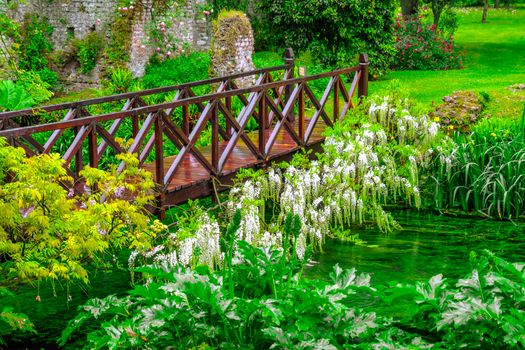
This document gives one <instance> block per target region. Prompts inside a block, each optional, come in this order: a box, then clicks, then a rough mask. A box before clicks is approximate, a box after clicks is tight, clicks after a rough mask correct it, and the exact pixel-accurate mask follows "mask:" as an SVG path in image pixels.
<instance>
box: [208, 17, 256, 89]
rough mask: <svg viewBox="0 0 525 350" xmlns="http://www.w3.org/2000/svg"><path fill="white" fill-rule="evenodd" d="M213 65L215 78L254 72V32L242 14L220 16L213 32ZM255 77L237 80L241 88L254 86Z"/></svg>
mask: <svg viewBox="0 0 525 350" xmlns="http://www.w3.org/2000/svg"><path fill="white" fill-rule="evenodd" d="M213 37H214V40H213V46H212V48H211V64H212V75H213V76H225V75H230V74H235V73H243V72H248V71H251V70H254V69H255V67H254V64H253V61H252V54H253V44H254V42H253V30H252V26H251V24H250V20H249V19H248V17H247V16H246V15H245V14H244V13H242V12H228V13H226V14H224V15H222V16H219V18H218V20H217V24H216V27H215V28H214V32H213ZM253 79H254V78H253V77H246V78H242V79H237V80H238V81H237V85H239V87H246V86H249V85H251V84H253V82H254V81H253Z"/></svg>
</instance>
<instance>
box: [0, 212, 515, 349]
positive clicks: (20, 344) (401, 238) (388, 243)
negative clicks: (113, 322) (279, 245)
mask: <svg viewBox="0 0 525 350" xmlns="http://www.w3.org/2000/svg"><path fill="white" fill-rule="evenodd" d="M394 217H395V218H396V220H397V221H398V222H399V223H400V224H401V226H402V227H403V229H402V230H398V231H395V232H392V233H390V234H383V233H381V232H379V231H378V230H377V228H376V227H374V226H370V227H363V228H360V229H359V230H356V231H354V232H355V233H359V237H360V238H361V239H362V240H364V241H366V244H361V245H355V244H352V243H342V242H340V241H335V240H329V241H327V242H326V244H325V246H324V253H323V254H318V255H316V256H315V257H314V259H313V261H312V263H311V264H309V265H310V267H309V268H308V270H307V272H306V274H307V276H308V277H310V278H326V276H328V274H329V272H330V271H331V270H332V267H333V265H334V264H336V263H338V264H339V265H340V266H341V267H343V268H351V267H355V268H356V269H357V270H358V271H360V272H367V273H370V274H371V275H372V282H373V283H388V282H390V281H395V280H397V281H418V280H427V279H428V278H430V277H431V276H433V275H436V274H438V273H443V274H444V275H445V277H460V276H462V275H464V274H465V273H466V272H467V271H469V270H470V266H469V262H468V260H469V254H470V252H471V251H478V252H479V251H481V250H483V249H489V250H491V251H492V252H494V253H496V254H498V255H499V256H501V257H503V258H506V259H508V260H509V261H512V262H515V261H525V234H524V233H525V224H523V223H520V224H514V223H512V222H499V221H491V220H483V219H479V218H476V219H474V218H472V219H470V218H467V219H465V218H453V217H450V216H437V215H432V214H414V213H411V212H397V213H395V214H394ZM129 284H130V277H129V274H128V273H127V272H126V271H125V270H118V269H115V270H114V271H108V272H100V271H98V272H97V273H96V275H95V274H94V275H92V277H91V285H90V286H89V287H88V288H86V289H82V288H79V287H71V288H70V293H69V294H70V296H71V298H70V299H69V300H68V297H67V295H68V293H67V291H66V290H65V288H64V287H63V286H60V285H56V286H55V290H56V295H57V296H56V297H55V296H54V295H53V288H52V287H51V286H40V302H38V301H36V299H35V298H36V296H37V289H36V288H33V287H22V288H19V289H17V290H15V291H14V292H15V293H16V297H15V298H3V299H2V300H0V307H1V306H4V305H9V306H12V307H14V309H15V311H18V312H23V313H25V314H27V315H28V316H29V317H30V319H31V320H32V321H33V322H34V323H35V327H36V329H37V330H38V334H31V335H24V334H18V335H16V336H15V337H13V336H11V337H5V338H4V340H5V341H7V343H8V348H9V349H26V348H27V349H42V348H45V349H53V348H56V345H54V344H56V339H57V338H58V337H59V336H60V332H61V331H62V329H64V327H65V325H66V324H67V321H68V320H70V319H72V318H73V317H74V316H75V315H76V308H77V306H78V305H80V304H82V303H83V302H85V301H86V300H87V299H88V298H92V297H103V296H106V295H108V294H111V293H114V294H119V293H124V292H125V291H126V290H128V289H129ZM1 331H2V330H1V329H0V332H1ZM74 347H75V346H74ZM74 347H73V348H74ZM0 348H1V346H0Z"/></svg>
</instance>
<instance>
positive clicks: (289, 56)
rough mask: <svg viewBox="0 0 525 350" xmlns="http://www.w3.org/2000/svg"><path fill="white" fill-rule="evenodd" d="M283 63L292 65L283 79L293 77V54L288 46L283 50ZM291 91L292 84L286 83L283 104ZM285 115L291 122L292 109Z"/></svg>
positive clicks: (292, 117)
mask: <svg viewBox="0 0 525 350" xmlns="http://www.w3.org/2000/svg"><path fill="white" fill-rule="evenodd" d="M284 64H287V65H292V67H291V68H290V69H289V73H288V77H285V80H286V79H293V78H295V54H294V52H293V49H292V48H290V47H289V48H287V49H286V50H285V51H284ZM287 72H288V71H287ZM292 92H293V86H292V85H286V87H285V90H284V103H285V104H286V103H288V100H290V96H292ZM287 117H288V119H289V120H290V121H291V122H293V121H294V120H295V116H294V114H293V109H292V111H291V112H290V114H288V115H287Z"/></svg>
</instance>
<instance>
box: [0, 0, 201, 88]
mask: <svg viewBox="0 0 525 350" xmlns="http://www.w3.org/2000/svg"><path fill="white" fill-rule="evenodd" d="M0 1H6V0H0ZM206 2H207V0H187V1H186V4H185V5H183V8H182V9H181V10H182V11H181V12H180V16H178V18H177V21H176V23H175V22H174V26H173V35H174V36H175V37H176V38H177V39H178V40H179V43H180V45H179V47H178V48H174V50H173V54H176V53H177V52H178V51H180V50H182V48H183V47H185V46H189V47H190V48H191V49H192V50H195V51H207V50H208V49H209V47H210V41H211V33H210V21H209V16H207V15H204V14H203V13H202V11H201V10H200V8H202V7H203V6H202V5H203V4H205V3H206ZM117 6H118V0H29V1H27V3H19V4H18V6H16V7H15V9H14V10H12V11H11V13H10V16H12V17H13V18H15V19H17V20H19V21H21V20H22V19H23V18H24V16H25V15H26V14H30V13H37V14H39V15H40V16H45V17H47V18H48V20H49V23H50V25H51V26H53V28H54V31H53V35H52V41H53V44H54V47H55V49H56V50H65V49H66V48H67V46H68V43H69V41H70V40H71V39H72V38H78V39H82V38H84V37H85V36H86V35H87V34H89V33H91V32H93V31H100V32H102V33H104V32H105V31H106V34H107V36H109V33H108V32H107V31H108V30H110V28H111V24H112V22H113V21H114V19H115V16H116V14H117V11H119V10H118V7H117ZM152 7H153V1H152V0H142V11H140V12H137V16H134V17H133V22H132V37H131V38H130V40H131V45H130V47H131V48H130V62H129V68H130V70H131V71H132V72H133V74H134V75H135V76H141V75H143V74H144V67H145V65H146V64H147V62H148V60H149V58H150V57H151V55H152V54H153V53H154V50H155V49H154V48H152V47H150V46H149V45H147V42H148V35H149V34H148V25H149V22H150V21H151V20H152V17H151V14H152V12H153V11H152ZM128 10H129V9H128ZM66 68H67V71H65V72H60V73H61V76H62V78H64V79H68V80H71V81H70V82H71V83H82V84H88V85H89V83H95V84H96V83H98V82H99V81H98V80H99V74H98V71H100V69H96V70H95V72H93V73H92V74H90V76H85V75H82V74H78V73H75V72H73V71H72V69H73V68H72V66H71V65H69V66H68V67H66ZM73 70H74V69H73Z"/></svg>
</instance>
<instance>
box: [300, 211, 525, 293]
mask: <svg viewBox="0 0 525 350" xmlns="http://www.w3.org/2000/svg"><path fill="white" fill-rule="evenodd" d="M394 218H395V219H396V220H397V221H398V222H399V223H400V224H401V226H402V228H403V229H402V230H397V231H395V232H392V233H390V234H384V233H381V232H380V231H379V230H378V229H377V228H376V227H370V228H368V229H366V228H363V229H360V230H358V231H355V232H356V233H359V237H360V238H361V239H362V240H364V241H366V245H354V244H351V243H347V244H345V243H341V242H340V241H335V240H328V241H327V242H326V245H325V246H324V253H323V254H319V255H317V256H315V257H314V261H313V263H312V264H311V265H313V266H312V267H311V268H310V269H308V271H307V276H308V277H310V278H326V276H328V274H329V273H330V272H331V271H332V268H333V266H334V265H335V264H339V266H341V267H342V268H352V267H355V268H356V269H357V270H358V271H360V272H366V273H369V274H371V276H372V283H388V282H390V281H395V280H399V281H406V282H409V281H421V280H428V279H429V278H430V277H432V276H434V275H436V274H439V273H443V274H444V275H445V277H462V276H463V275H465V274H466V273H467V272H469V271H470V264H469V255H470V252H471V251H474V252H481V251H482V250H484V249H488V250H490V251H492V252H493V253H496V254H497V255H499V256H501V257H503V258H505V259H508V260H509V261H512V262H515V261H525V224H524V223H520V224H514V223H512V222H499V221H491V220H483V219H479V218H477V219H464V218H462V219H456V218H451V217H447V216H437V215H431V214H428V215H424V214H419V215H418V214H414V213H403V212H398V213H395V214H394Z"/></svg>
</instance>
